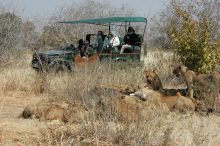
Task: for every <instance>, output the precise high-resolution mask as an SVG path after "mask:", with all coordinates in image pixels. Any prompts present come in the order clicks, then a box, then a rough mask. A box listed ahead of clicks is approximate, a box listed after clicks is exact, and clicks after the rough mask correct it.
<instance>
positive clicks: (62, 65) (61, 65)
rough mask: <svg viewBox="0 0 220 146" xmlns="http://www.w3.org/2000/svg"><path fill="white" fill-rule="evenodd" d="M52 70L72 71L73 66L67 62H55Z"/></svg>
mask: <svg viewBox="0 0 220 146" xmlns="http://www.w3.org/2000/svg"><path fill="white" fill-rule="evenodd" d="M50 70H52V71H53V72H56V73H58V72H63V71H69V72H71V71H72V68H71V65H70V63H68V62H65V61H54V62H53V63H52V64H51V65H50Z"/></svg>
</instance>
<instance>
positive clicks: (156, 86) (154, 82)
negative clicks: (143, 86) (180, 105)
mask: <svg viewBox="0 0 220 146" xmlns="http://www.w3.org/2000/svg"><path fill="white" fill-rule="evenodd" d="M144 75H145V78H146V81H147V84H148V85H149V86H150V87H151V88H152V89H153V90H155V91H159V92H161V93H163V94H165V95H167V96H174V95H176V94H177V92H179V93H180V94H181V95H183V96H185V95H186V89H164V88H163V85H162V82H161V80H160V78H159V76H158V75H157V73H156V71H155V70H146V71H145V72H144Z"/></svg>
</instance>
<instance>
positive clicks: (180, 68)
mask: <svg viewBox="0 0 220 146" xmlns="http://www.w3.org/2000/svg"><path fill="white" fill-rule="evenodd" d="M186 71H187V67H185V66H182V65H180V66H177V67H176V68H174V70H173V74H174V75H176V76H177V77H179V76H181V74H182V73H185V72H186Z"/></svg>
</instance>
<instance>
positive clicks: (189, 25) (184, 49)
mask: <svg viewBox="0 0 220 146" xmlns="http://www.w3.org/2000/svg"><path fill="white" fill-rule="evenodd" d="M172 8H173V10H174V13H175V14H176V17H177V19H179V20H180V21H179V23H178V24H175V25H172V23H171V27H170V32H169V35H170V38H171V44H172V48H173V49H174V50H175V51H176V53H177V55H179V56H180V58H181V61H182V62H183V63H184V64H185V65H186V66H187V67H189V68H190V69H192V70H196V71H198V72H201V73H206V72H210V71H212V70H213V69H214V67H215V64H216V62H217V61H219V59H220V57H219V55H220V54H219V51H218V49H217V46H216V43H214V42H213V41H212V39H211V34H210V28H211V25H212V24H211V22H210V21H209V19H208V17H207V16H206V15H205V14H203V13H199V14H198V15H197V19H195V20H194V19H193V16H191V14H190V13H188V12H186V11H184V10H183V9H181V8H180V7H179V6H177V5H173V7H172Z"/></svg>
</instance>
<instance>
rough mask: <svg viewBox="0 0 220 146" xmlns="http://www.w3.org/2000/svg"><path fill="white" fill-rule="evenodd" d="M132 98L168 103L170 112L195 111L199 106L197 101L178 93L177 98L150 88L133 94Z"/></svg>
mask: <svg viewBox="0 0 220 146" xmlns="http://www.w3.org/2000/svg"><path fill="white" fill-rule="evenodd" d="M131 96H136V97H139V98H140V99H142V100H146V101H151V102H156V103H166V104H167V106H168V108H169V109H170V110H179V111H181V112H182V111H186V110H192V111H195V110H196V108H197V107H198V104H199V103H198V102H197V101H196V100H193V99H190V98H187V97H184V96H182V95H180V93H177V94H176V95H175V96H166V95H164V94H162V93H161V92H157V91H154V90H152V89H150V88H143V89H141V90H140V91H137V92H134V93H132V94H131Z"/></svg>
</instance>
